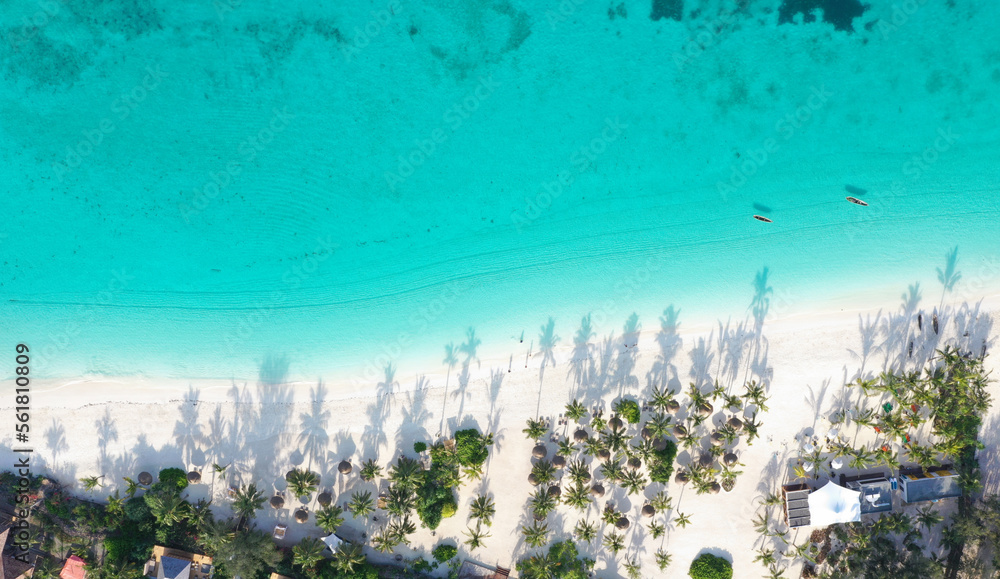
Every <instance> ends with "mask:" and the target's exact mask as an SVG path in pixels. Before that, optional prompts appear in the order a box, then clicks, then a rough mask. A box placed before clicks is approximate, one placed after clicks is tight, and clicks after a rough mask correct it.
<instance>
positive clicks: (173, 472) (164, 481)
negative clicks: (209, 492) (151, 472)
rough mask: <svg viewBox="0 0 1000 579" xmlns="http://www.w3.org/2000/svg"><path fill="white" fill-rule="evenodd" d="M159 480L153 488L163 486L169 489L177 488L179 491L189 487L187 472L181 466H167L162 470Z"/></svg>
mask: <svg viewBox="0 0 1000 579" xmlns="http://www.w3.org/2000/svg"><path fill="white" fill-rule="evenodd" d="M159 479H160V480H159V482H157V483H155V484H154V485H153V488H157V487H159V488H163V489H167V490H174V489H176V490H177V491H178V492H179V491H182V490H184V489H186V488H187V486H188V479H187V473H186V472H184V471H183V470H181V469H179V468H165V469H163V470H161V471H160V476H159Z"/></svg>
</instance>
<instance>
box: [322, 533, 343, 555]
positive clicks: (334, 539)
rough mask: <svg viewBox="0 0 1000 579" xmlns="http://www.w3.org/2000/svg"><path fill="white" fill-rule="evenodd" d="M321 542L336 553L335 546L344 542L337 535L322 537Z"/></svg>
mask: <svg viewBox="0 0 1000 579" xmlns="http://www.w3.org/2000/svg"><path fill="white" fill-rule="evenodd" d="M323 542H324V543H326V546H327V547H330V550H331V551H333V552H334V553H336V552H337V547H339V546H340V544H341V543H343V542H344V540H343V539H341V538H340V537H338V536H337V535H330V536H329V537H323Z"/></svg>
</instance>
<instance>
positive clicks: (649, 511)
mask: <svg viewBox="0 0 1000 579" xmlns="http://www.w3.org/2000/svg"><path fill="white" fill-rule="evenodd" d="M655 514H656V509H654V508H653V505H643V506H642V516H644V517H646V518H647V519H648V518H649V517H652V516H653V515H655Z"/></svg>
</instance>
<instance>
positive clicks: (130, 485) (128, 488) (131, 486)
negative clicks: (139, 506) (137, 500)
mask: <svg viewBox="0 0 1000 579" xmlns="http://www.w3.org/2000/svg"><path fill="white" fill-rule="evenodd" d="M122 479H123V480H124V481H125V495H126V496H128V498H132V497H134V496H135V491H137V490H139V483H137V482H135V481H134V480H132V479H130V478H129V477H127V476H123V477H122Z"/></svg>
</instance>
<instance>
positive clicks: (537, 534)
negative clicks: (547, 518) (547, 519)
mask: <svg viewBox="0 0 1000 579" xmlns="http://www.w3.org/2000/svg"><path fill="white" fill-rule="evenodd" d="M521 534H523V535H524V542H525V543H527V544H528V546H529V547H534V548H536V549H537V548H538V547H541V546H542V545H544V544H545V543H546V542H547V541H548V539H549V525H548V524H547V523H539V522H538V521H535V522H534V523H532V524H531V526H530V527H529V526H527V525H522V526H521Z"/></svg>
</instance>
